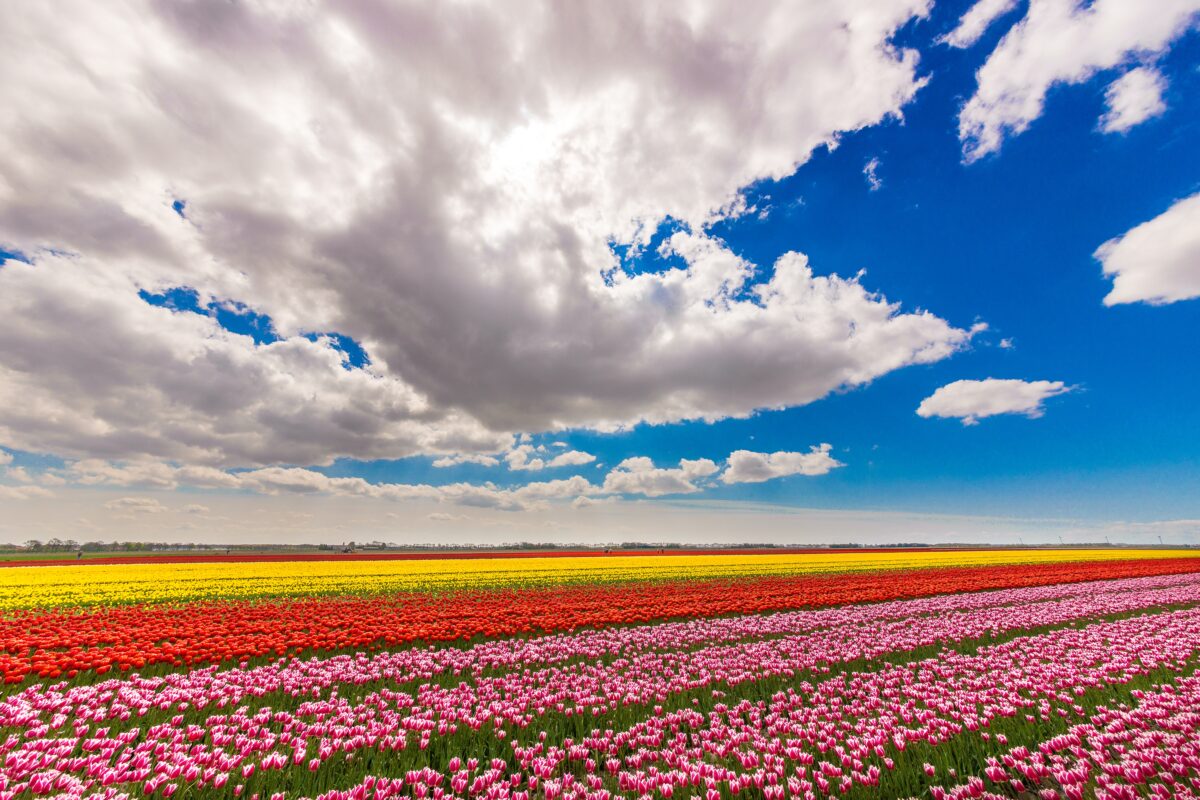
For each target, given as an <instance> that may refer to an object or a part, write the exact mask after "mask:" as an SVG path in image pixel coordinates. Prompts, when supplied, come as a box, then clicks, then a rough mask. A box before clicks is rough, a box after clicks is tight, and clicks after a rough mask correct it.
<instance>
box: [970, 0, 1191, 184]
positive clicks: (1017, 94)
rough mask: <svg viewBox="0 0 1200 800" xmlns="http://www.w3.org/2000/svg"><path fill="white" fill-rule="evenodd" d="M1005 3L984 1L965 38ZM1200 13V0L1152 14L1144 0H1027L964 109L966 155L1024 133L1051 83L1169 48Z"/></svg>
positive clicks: (1170, 3) (1174, 2)
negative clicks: (1025, 5) (1021, 12)
mask: <svg viewBox="0 0 1200 800" xmlns="http://www.w3.org/2000/svg"><path fill="white" fill-rule="evenodd" d="M1003 6H1004V4H1003V3H998V2H995V0H981V1H980V3H978V4H977V5H976V6H975V8H972V10H971V11H969V12H968V14H967V16H966V17H964V21H965V20H966V19H967V17H971V18H972V19H975V17H972V14H974V13H975V11H976V9H980V11H979V13H978V15H977V17H978V21H979V22H978V24H973V25H972V27H971V28H970V31H969V33H970V34H972V35H973V37H974V38H972V35H967V34H963V35H962V36H961V37H960V39H961V41H963V42H965V43H973V42H974V41H975V40H976V39H978V36H979V34H981V33H982V30H983V28H984V27H986V25H987V24H988V23H990V22H991V21H992V20H993V19H995V17H996V16H997V15H998V12H999V13H1002V12H1003V10H1004V9H1003ZM1198 14H1200V0H1159V2H1156V3H1155V4H1154V7H1153V13H1147V6H1146V4H1145V3H1143V2H1141V0H1094V2H1090V3H1083V2H1081V1H1080V0H1030V2H1029V8H1028V11H1027V13H1026V14H1025V17H1024V18H1023V19H1022V20H1021V21H1020V22H1018V23H1017V24H1016V25H1015V26H1013V28H1012V29H1011V30H1009V31H1008V33H1007V34H1005V36H1004V38H1003V39H1001V41H1000V43H999V44H998V45H997V46H996V48H995V49H994V50H993V51H992V52H991V53H990V54H989V55H988V57H987V60H986V61H985V62H984V64H983V66H982V67H980V68H979V71H978V72H977V73H976V78H977V81H978V86H977V88H976V90H975V93H974V95H972V97H971V98H970V99H969V100H968V101H967V103H966V104H965V105H964V106H963V108H962V111H961V112H960V113H959V139H960V140H961V141H962V144H963V157H964V159H965V160H966V161H967V162H971V161H975V160H978V159H979V158H982V157H983V156H986V155H988V154H989V153H994V152H997V151H998V150H999V149H1000V147H1001V145H1002V144H1003V142H1004V139H1005V138H1006V137H1008V136H1015V135H1018V134H1020V133H1022V132H1024V131H1025V130H1026V129H1027V128H1028V127H1029V125H1030V124H1031V123H1032V122H1033V121H1034V120H1036V119H1038V118H1039V117H1040V116H1041V115H1042V112H1043V110H1044V107H1045V101H1046V95H1047V93H1048V92H1049V91H1050V89H1051V87H1053V86H1055V85H1059V84H1068V85H1069V84H1079V83H1083V82H1084V81H1087V80H1089V79H1090V78H1092V77H1093V76H1095V75H1096V74H1097V73H1099V72H1102V71H1104V70H1109V69H1112V68H1114V67H1118V66H1121V65H1122V64H1124V63H1126V62H1128V61H1130V60H1131V59H1134V58H1139V59H1142V60H1148V59H1152V58H1153V57H1155V56H1157V55H1160V54H1162V53H1164V52H1166V51H1167V50H1168V49H1169V48H1170V46H1171V45H1172V43H1173V42H1174V41H1175V40H1177V39H1178V38H1179V37H1181V36H1182V35H1183V34H1184V33H1185V32H1187V31H1188V30H1189V29H1191V28H1192V27H1194V26H1195V24H1196V21H1197V18H1198ZM980 26H982V27H980ZM960 27H962V26H961V25H960ZM952 36H953V34H952ZM1143 79H1144V76H1140V77H1135V78H1133V79H1131V80H1133V81H1137V80H1143ZM1131 119H1132V117H1131ZM1131 124H1132V123H1131Z"/></svg>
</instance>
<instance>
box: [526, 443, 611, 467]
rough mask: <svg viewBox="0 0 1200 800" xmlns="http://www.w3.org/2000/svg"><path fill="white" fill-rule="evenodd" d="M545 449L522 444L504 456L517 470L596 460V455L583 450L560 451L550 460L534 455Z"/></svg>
mask: <svg viewBox="0 0 1200 800" xmlns="http://www.w3.org/2000/svg"><path fill="white" fill-rule="evenodd" d="M544 450H545V448H544V447H541V448H535V447H534V446H533V445H529V444H521V445H517V446H516V447H514V448H513V449H512V450H510V451H509V452H508V453H507V454H506V455H505V456H504V460H505V462H506V463H507V464H508V468H509V469H510V470H513V471H516V472H519V471H533V472H536V471H538V470H542V469H547V468H553V467H571V466H580V465H582V464H590V463H592V462H593V461H595V460H596V457H595V456H594V455H592V454H591V453H585V452H583V451H582V450H568V451H566V452H565V453H559V454H558V455H556V456H554V457H553V458H551V459H550V460H549V461H547V460H545V459H544V458H541V457H538V456H534V455H533V454H534V453H536V452H541V451H544Z"/></svg>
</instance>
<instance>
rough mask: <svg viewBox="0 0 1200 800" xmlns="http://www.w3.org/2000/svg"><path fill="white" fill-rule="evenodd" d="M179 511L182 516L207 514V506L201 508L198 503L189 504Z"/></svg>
mask: <svg viewBox="0 0 1200 800" xmlns="http://www.w3.org/2000/svg"><path fill="white" fill-rule="evenodd" d="M179 510H180V511H182V512H183V513H184V514H207V513H208V512H209V508H208V506H202V505H200V504H199V503H189V504H188V505H186V506H184V507H183V508H181V509H179Z"/></svg>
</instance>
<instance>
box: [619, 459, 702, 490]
mask: <svg viewBox="0 0 1200 800" xmlns="http://www.w3.org/2000/svg"><path fill="white" fill-rule="evenodd" d="M717 469H718V467H717V465H716V463H715V462H713V461H712V460H710V459H707V458H698V459H695V460H689V459H686V458H685V459H682V460H680V462H679V466H678V467H672V468H660V467H655V466H654V462H653V461H652V460H650V459H649V458H647V457H646V456H636V457H634V458H627V459H625V460H624V461H622V462H621V463H620V464H617V466H616V467H614V468H613V469H612V470H611V471H610V472H609V473H608V475H606V476H605V478H604V491H605V492H609V493H614V494H640V495H645V496H646V497H658V496H660V495H664V494H691V493H693V492H698V491H700V490H701V486H699V485H697V483H698V481H700V480H701V479H703V478H707V477H709V476H711V475H713V474H715V473H716V472H717Z"/></svg>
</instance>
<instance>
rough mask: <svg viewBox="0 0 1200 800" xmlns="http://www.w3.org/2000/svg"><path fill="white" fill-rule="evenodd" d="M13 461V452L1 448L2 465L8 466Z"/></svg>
mask: <svg viewBox="0 0 1200 800" xmlns="http://www.w3.org/2000/svg"><path fill="white" fill-rule="evenodd" d="M12 462H13V457H12V453H10V452H8V451H7V450H0V467H4V466H8V465H9V464H11V463H12Z"/></svg>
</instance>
